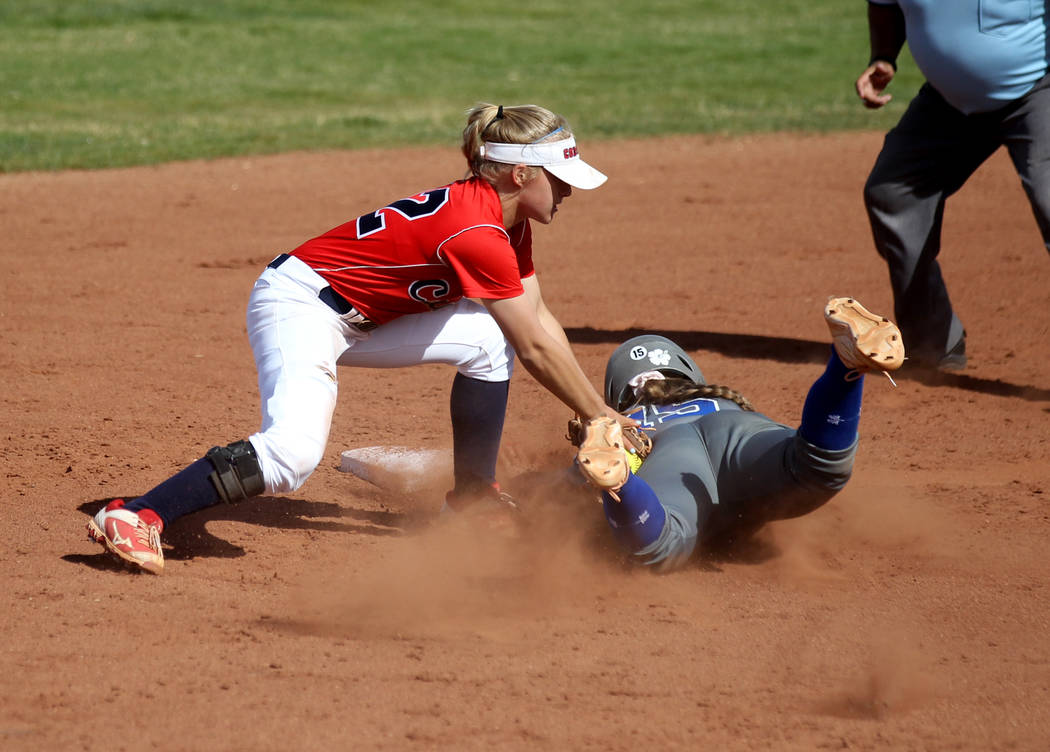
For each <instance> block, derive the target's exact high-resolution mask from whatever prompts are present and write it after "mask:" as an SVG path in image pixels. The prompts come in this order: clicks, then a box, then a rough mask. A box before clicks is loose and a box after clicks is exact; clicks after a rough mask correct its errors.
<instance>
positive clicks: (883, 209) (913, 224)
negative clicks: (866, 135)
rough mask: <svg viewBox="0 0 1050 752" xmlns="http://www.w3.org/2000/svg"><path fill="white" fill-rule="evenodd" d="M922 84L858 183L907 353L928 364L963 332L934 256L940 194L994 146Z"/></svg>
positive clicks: (993, 139)
mask: <svg viewBox="0 0 1050 752" xmlns="http://www.w3.org/2000/svg"><path fill="white" fill-rule="evenodd" d="M978 125H982V124H979V123H976V122H975V121H973V120H972V119H971V118H968V117H967V116H966V115H963V114H962V113H961V112H959V111H958V110H956V109H955V108H954V107H952V106H951V105H949V104H948V103H947V102H945V101H944V99H943V98H942V97H941V96H940V95H939V94H938V93H937V92H936V91H934V89H933V88H932V87H931V86H930V85H929V84H926V85H924V86H923V87H922V89H921V90H920V91H919V93H918V94H917V95H916V97H915V99H913V100H912V102H911V104H910V105H909V106H908V109H907V111H906V112H905V113H904V116H903V117H902V118H901V120H900V122H899V123H898V124H897V126H896V127H895V128H893V129H892V130H891V131H890V132H889V133H888V134H886V139H885V141H884V143H883V147H882V151H881V152H880V154H879V156H878V159H877V160H876V162H875V166H874V167H873V168H872V171H871V174H870V175H869V176H868V180H867V183H866V184H865V186H864V204H865V207H866V208H867V211H868V219H869V220H870V222H871V230H872V236H873V238H874V240H875V248H876V250H878V252H879V255H880V256H882V257H883V258H884V259H886V263H887V264H888V266H889V272H890V284H891V285H892V287H893V298H894V308H895V310H894V312H895V315H896V321H897V325H898V326H899V327H900V328H901V332H902V333H903V334H904V341H905V342H907V343H908V349H909V357H911V358H914V359H916V360H924V361H929V362H932V363H934V364H936V363H937V362H938V361H939V360H940V358H941V357H942V356H943V355H945V354H946V353H947V352H948V351H949V350H951V349H952V347H954V346H955V345H956V344H957V343H958V342H959V341H960V340H961V339H962V337H963V326H962V323H961V322H960V321H959V319H958V317H957V316H956V315H955V313H954V311H953V310H952V306H951V302H950V300H949V297H948V290H947V287H946V286H945V284H944V279H943V277H942V275H941V267H940V264H938V262H937V254H938V253H940V250H941V224H942V222H943V219H944V206H945V201H946V200H947V198H948V197H949V196H951V195H952V194H953V193H955V192H956V191H957V190H958V189H959V188H960V187H961V186H962V185H963V183H964V182H966V180H967V178H969V177H970V175H972V174H973V172H974V170H976V169H977V167H978V166H979V165H980V164H981V163H982V162H984V161H985V160H986V159H987V158H988V157H989V156H990V155H991V154H992V152H994V151H995V149H996V148H998V146H999V143H1000V142H999V141H998V136H997V135H996V134H995V133H994V130H991V131H989V130H988V129H987V128H984V127H975V126H978Z"/></svg>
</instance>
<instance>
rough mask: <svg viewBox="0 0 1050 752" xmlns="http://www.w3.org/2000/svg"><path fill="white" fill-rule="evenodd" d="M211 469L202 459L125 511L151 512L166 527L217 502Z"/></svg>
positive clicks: (206, 459)
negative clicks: (154, 513)
mask: <svg viewBox="0 0 1050 752" xmlns="http://www.w3.org/2000/svg"><path fill="white" fill-rule="evenodd" d="M214 470H215V466H214V465H212V463H211V460H209V459H208V458H207V457H201V458H200V459H199V460H197V461H196V462H194V463H193V464H192V465H190V466H189V467H187V468H186V469H184V470H181V471H179V472H178V473H176V474H175V475H173V476H172V477H170V478H168V479H167V480H166V481H164V482H163V483H161V484H160V485H158V486H157V487H156V488H154V489H152V490H150V491H147V492H146V493H145V495H143V496H140V497H139V498H137V499H135V500H134V501H131V502H129V503H127V504H125V505H124V508H125V509H128V510H130V511H132V512H140V511H142V510H143V509H152V510H153V511H154V512H156V513H157V515H158V516H159V517H160V518H161V519H162V520H163V521H164V525H165V527H167V525H169V524H170V523H171V522H173V521H174V520H177V519H178V518H179V517H182V516H183V515H186V514H189V513H190V512H196V511H197V510H198V509H204V508H205V507H210V506H213V505H215V504H218V503H219V493H218V491H216V490H215V486H214V485H213V484H212V482H211V480H209V479H208V476H209V475H211V473H212V471H214Z"/></svg>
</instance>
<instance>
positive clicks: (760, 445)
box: [635, 410, 857, 571]
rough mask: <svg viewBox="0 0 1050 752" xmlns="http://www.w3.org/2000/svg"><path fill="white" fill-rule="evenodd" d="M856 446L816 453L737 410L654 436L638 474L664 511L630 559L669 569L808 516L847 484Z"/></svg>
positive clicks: (791, 433)
mask: <svg viewBox="0 0 1050 752" xmlns="http://www.w3.org/2000/svg"><path fill="white" fill-rule="evenodd" d="M856 453H857V444H856V442H855V443H854V444H853V446H852V447H850V448H849V449H841V450H830V449H821V448H819V447H815V446H813V445H812V444H810V443H808V442H807V441H805V440H804V439H802V438H801V437H799V436H798V432H797V431H796V430H795V429H794V428H788V427H787V426H784V425H781V424H780V423H776V422H775V421H773V420H771V419H770V418H767V417H766V416H765V415H761V414H759V413H752V412H742V411H739V410H726V411H723V412H717V413H712V414H710V415H705V416H703V417H702V418H698V419H697V420H688V421H685V420H680V421H675V422H674V423H672V424H670V425H668V426H667V427H666V428H664V429H663V430H661V431H659V433H657V434H656V437H655V439H654V443H653V451H652V454H650V455H649V457H648V458H646V460H645V462H644V463H643V464H642V466H641V468H640V469H639V470H638V477H639V478H642V479H643V480H645V482H646V483H648V484H649V486H650V487H651V488H652V489H653V491H654V492H656V495H657V497H658V498H659V499H660V503H661V504H662V505H663V507H664V509H665V511H666V512H667V521H666V522H665V523H664V528H663V531H662V532H661V534H660V537H659V538H658V539H657V540H656V541H655V542H654V543H652V544H651V545H649V546H647V547H646V548H645V549H643V550H641V551H639V552H637V553H636V554H635V557H637V560H639V561H640V562H641V563H644V564H649V565H653V566H654V567H655V568H656V569H657V570H658V571H667V570H670V569H674V568H675V567H677V566H679V565H681V564H682V563H683V562H684V560H685V559H687V558H688V557H689V556H690V555H691V554H692V552H693V550H694V548H695V547H696V545H697V542H698V541H699V542H700V544H701V545H703V544H705V543H712V542H715V541H717V540H718V539H720V538H725V537H726V536H730V535H732V534H734V533H741V534H743V533H746V532H751V531H753V530H754V529H755V528H757V527H758V526H760V525H762V524H764V523H766V522H770V521H772V520H782V519H788V518H790V517H797V516H799V515H802V514H806V513H807V512H811V511H813V510H814V509H816V508H817V507H819V506H821V505H822V504H824V503H825V502H827V501H828V499H830V498H831V497H832V496H834V495H835V494H836V493H837V492H838V491H839V490H841V489H842V487H843V486H845V485H846V482H847V481H848V480H849V477H850V474H851V473H852V470H853V459H854V457H855V456H856Z"/></svg>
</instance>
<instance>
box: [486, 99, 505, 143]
mask: <svg viewBox="0 0 1050 752" xmlns="http://www.w3.org/2000/svg"><path fill="white" fill-rule="evenodd" d="M502 119H503V105H500V106H499V107H497V108H496V117H494V118H492V120H490V121H489V124H488V125H486V126H485V127H484V128H482V129H481V137H482V138H484V137H485V134H486V133H487V132H488V130H489V128H491V127H492V124H493V123H495V122H496V121H497V120H502Z"/></svg>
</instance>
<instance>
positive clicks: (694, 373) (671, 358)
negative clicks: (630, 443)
mask: <svg viewBox="0 0 1050 752" xmlns="http://www.w3.org/2000/svg"><path fill="white" fill-rule="evenodd" d="M646 371H659V372H660V373H662V374H664V375H665V376H672V377H680V378H685V379H688V380H689V381H692V382H693V383H694V384H703V383H704V374H703V373H701V372H700V368H699V367H697V365H696V363H694V362H693V359H692V358H691V357H689V354H688V353H686V351H685V350H683V349H682V347H681V346H680V345H678V344H677V343H676V342H674V341H673V340H670V339H668V338H667V337H664V336H661V335H659V334H643V335H641V336H638V337H632V338H631V339H629V340H627V341H626V342H624V343H622V344H621V345H620V346H619V347H617V348H616V350H614V351H613V354H612V355H611V356H609V362H608V363H606V365H605V404H607V405H609V406H610V407H612V408H613V409H614V410H617V411H619V412H623V411H624V410H625V409H626V408H628V407H630V405H631V404H632V403H633V402H634V392H633V390H632V388H631V383H630V382H631V379H633V378H635V377H636V376H638V375H639V374H641V373H644V372H646Z"/></svg>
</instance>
